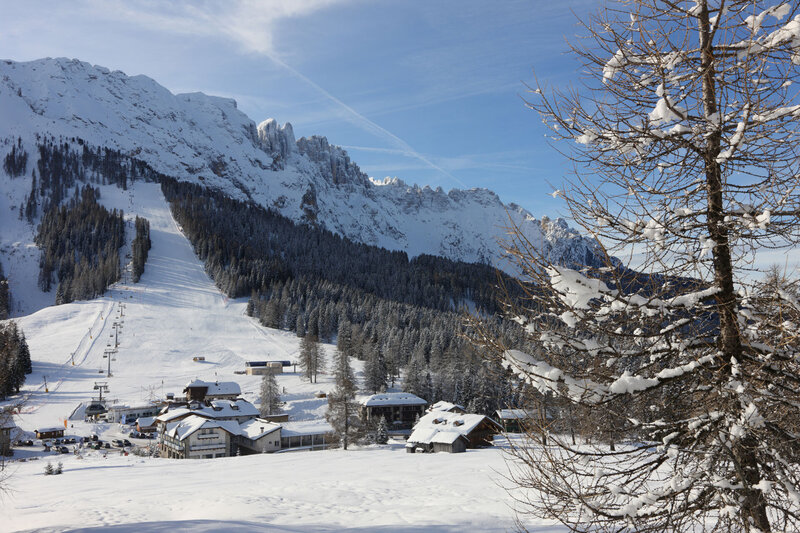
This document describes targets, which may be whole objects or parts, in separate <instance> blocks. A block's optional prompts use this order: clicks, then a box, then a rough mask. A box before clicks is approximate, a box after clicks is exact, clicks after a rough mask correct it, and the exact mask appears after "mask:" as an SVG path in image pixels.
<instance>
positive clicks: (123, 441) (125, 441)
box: [122, 439, 133, 446]
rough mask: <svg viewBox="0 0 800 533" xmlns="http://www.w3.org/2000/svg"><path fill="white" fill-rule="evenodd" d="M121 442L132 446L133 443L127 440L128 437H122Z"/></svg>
mask: <svg viewBox="0 0 800 533" xmlns="http://www.w3.org/2000/svg"><path fill="white" fill-rule="evenodd" d="M122 444H124V445H125V446H133V444H131V441H129V440H128V439H122Z"/></svg>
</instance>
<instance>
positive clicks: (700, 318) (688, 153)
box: [488, 0, 800, 532]
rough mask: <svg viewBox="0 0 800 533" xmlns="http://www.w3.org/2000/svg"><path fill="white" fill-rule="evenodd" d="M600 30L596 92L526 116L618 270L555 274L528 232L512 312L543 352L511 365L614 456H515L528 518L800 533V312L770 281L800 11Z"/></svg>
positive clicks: (621, 17)
mask: <svg viewBox="0 0 800 533" xmlns="http://www.w3.org/2000/svg"><path fill="white" fill-rule="evenodd" d="M583 27H584V28H585V30H586V32H587V35H586V38H585V40H583V41H582V42H581V43H578V44H575V45H573V46H572V51H573V53H574V54H575V55H576V56H577V58H579V59H580V60H581V62H582V63H583V67H584V69H583V72H584V73H585V78H584V80H583V82H584V83H583V85H584V86H583V88H581V89H576V90H572V89H569V90H558V89H548V88H547V87H544V86H543V84H541V83H537V84H536V85H535V86H534V87H533V88H532V93H531V96H530V101H529V105H530V107H532V108H533V109H535V110H536V111H538V112H539V114H540V116H541V118H542V119H543V121H544V123H545V124H546V125H547V126H549V128H550V130H551V135H552V139H553V142H554V144H555V145H556V146H557V148H558V149H559V150H560V151H561V152H562V153H564V154H565V155H566V156H567V157H569V158H570V159H571V160H572V161H573V162H574V168H575V172H574V175H573V176H572V177H571V178H568V179H567V180H566V182H565V183H564V185H563V186H561V187H559V195H560V196H561V197H562V198H563V200H564V202H565V203H566V206H567V208H568V210H569V213H570V215H571V217H572V219H573V220H574V221H575V222H576V223H578V224H580V225H581V226H582V227H583V228H584V229H585V230H586V231H587V232H588V233H589V234H591V235H593V236H595V237H596V238H597V242H598V248H599V249H600V250H603V251H604V252H606V253H607V257H608V263H607V267H606V268H600V269H591V268H586V269H572V268H566V267H564V266H559V265H554V264H549V263H548V262H547V261H546V260H544V259H543V258H541V257H540V256H539V255H537V253H536V250H535V248H534V247H533V246H532V245H531V243H529V242H526V240H525V239H524V237H523V236H522V234H521V233H520V232H513V231H512V234H511V238H510V239H509V243H508V249H509V251H510V252H511V253H512V254H513V255H514V256H515V258H516V260H517V261H518V265H519V268H520V270H521V271H522V272H524V274H525V276H524V277H525V282H524V289H526V290H527V298H526V299H525V300H524V301H523V302H522V303H520V302H519V301H517V302H514V303H513V304H512V303H511V302H509V309H511V315H512V316H513V317H514V318H515V319H517V320H518V321H519V322H520V323H521V324H523V325H524V327H525V328H526V331H527V332H528V334H529V336H530V341H531V342H532V344H533V345H534V346H535V347H536V349H535V350H528V352H529V353H523V352H522V351H517V350H510V349H508V347H506V346H502V345H499V343H495V348H497V353H498V354H499V357H501V359H502V361H503V363H504V364H505V365H510V366H511V367H512V368H513V369H514V370H515V371H516V372H517V373H518V374H519V375H521V376H522V377H523V378H524V379H525V381H526V382H528V383H530V384H531V385H533V386H534V387H535V388H538V389H539V390H540V391H541V392H550V393H552V394H554V395H555V396H558V397H559V398H560V399H561V401H562V402H565V403H566V404H567V405H572V406H573V407H577V408H578V409H579V410H580V411H581V412H582V413H585V414H586V416H589V417H590V418H591V417H593V416H594V417H596V419H597V420H600V419H605V420H607V421H608V422H607V423H605V424H604V427H605V428H606V430H607V433H608V434H613V435H614V440H616V447H615V449H613V448H612V447H610V446H609V445H608V442H605V443H602V442H598V440H597V439H596V438H595V439H593V440H592V443H591V444H588V443H587V442H586V441H583V442H578V443H577V444H576V445H573V443H572V441H571V439H569V438H558V436H557V435H555V436H554V435H549V436H548V437H549V438H548V439H547V446H545V445H542V443H541V440H540V441H539V444H537V445H531V446H519V447H516V448H514V451H515V453H516V455H517V456H518V458H520V459H522V461H523V463H522V464H523V465H524V466H523V467H521V468H516V467H513V472H514V475H513V477H514V478H515V480H516V481H517V483H518V484H519V485H521V486H522V487H524V488H529V489H533V490H531V491H530V492H528V493H527V494H528V495H529V497H528V496H523V497H521V498H520V501H521V503H522V504H523V505H522V506H521V508H520V510H521V511H523V512H531V513H535V514H537V515H544V516H548V517H552V518H555V519H558V520H561V521H562V522H563V523H565V524H566V525H568V526H569V527H570V528H572V529H575V530H593V531H594V530H603V531H698V530H707V531H725V532H728V531H798V530H800V468H799V467H798V462H799V461H800V440H798V439H799V438H800V392H798V391H800V348H799V347H798V345H799V344H800V343H799V342H798V336H797V328H798V325H799V324H800V322H799V320H800V304H798V298H797V296H796V294H797V293H796V291H792V290H790V286H791V281H788V282H786V283H780V284H776V283H764V284H758V283H757V281H758V280H759V278H760V274H759V272H758V270H757V269H756V263H755V262H754V254H755V252H756V251H758V250H761V249H767V248H771V249H781V248H783V249H786V250H792V253H794V254H797V253H798V252H797V245H798V241H800V154H799V153H798V151H800V136H799V135H798V134H799V133H800V98H798V94H799V92H800V85H798V84H797V81H798V79H797V78H798V72H799V71H798V68H800V67H798V66H799V65H800V16H799V15H798V6H797V4H796V3H794V2H792V3H780V2H779V1H777V2H761V1H751V0H748V1H744V0H717V1H711V0H692V1H666V0H622V1H619V2H616V3H614V4H612V5H610V6H609V7H606V8H605V9H603V10H602V11H601V12H600V13H599V14H598V15H597V16H595V17H593V18H592V19H591V20H590V21H588V22H586V23H584V24H583ZM612 257H618V258H620V257H621V258H627V259H626V260H623V261H621V260H619V259H612ZM634 259H635V261H634ZM628 267H630V268H631V269H635V270H636V271H637V272H640V273H642V274H636V273H635V272H634V271H633V270H631V269H628ZM488 342H491V341H488ZM601 415H602V416H601ZM609 428H610V429H609ZM604 432H605V431H604ZM604 432H601V434H602V433H604ZM530 436H531V437H533V438H536V437H537V434H536V432H535V431H534V432H531V433H530ZM515 494H520V493H515Z"/></svg>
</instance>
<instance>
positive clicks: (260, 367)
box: [244, 361, 288, 376]
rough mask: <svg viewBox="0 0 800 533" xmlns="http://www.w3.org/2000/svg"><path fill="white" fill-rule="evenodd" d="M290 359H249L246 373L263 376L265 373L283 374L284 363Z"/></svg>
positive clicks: (246, 364)
mask: <svg viewBox="0 0 800 533" xmlns="http://www.w3.org/2000/svg"><path fill="white" fill-rule="evenodd" d="M284 362H288V361H247V362H246V363H245V368H244V371H245V374H247V375H248V376H263V375H264V374H282V373H283V367H284V366H286V365H284V364H283V363H284Z"/></svg>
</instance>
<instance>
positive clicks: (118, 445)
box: [111, 439, 125, 448]
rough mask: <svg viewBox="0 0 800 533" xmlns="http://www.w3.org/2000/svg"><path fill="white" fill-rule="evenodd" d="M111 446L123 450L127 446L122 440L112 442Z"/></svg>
mask: <svg viewBox="0 0 800 533" xmlns="http://www.w3.org/2000/svg"><path fill="white" fill-rule="evenodd" d="M111 444H113V445H114V446H116V447H117V448H122V447H123V446H125V444H124V443H123V442H122V441H121V440H120V439H114V440H112V441H111Z"/></svg>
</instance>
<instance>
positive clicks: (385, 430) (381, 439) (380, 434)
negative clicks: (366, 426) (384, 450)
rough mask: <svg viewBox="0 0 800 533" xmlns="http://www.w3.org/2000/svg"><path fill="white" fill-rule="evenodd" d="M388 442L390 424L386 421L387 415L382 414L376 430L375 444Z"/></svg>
mask: <svg viewBox="0 0 800 533" xmlns="http://www.w3.org/2000/svg"><path fill="white" fill-rule="evenodd" d="M387 442H389V425H388V424H387V423H386V417H385V416H382V417H381V419H380V420H379V421H378V427H377V429H376V430H375V444H386V443H387Z"/></svg>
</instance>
